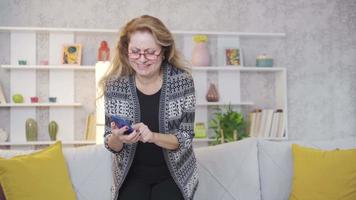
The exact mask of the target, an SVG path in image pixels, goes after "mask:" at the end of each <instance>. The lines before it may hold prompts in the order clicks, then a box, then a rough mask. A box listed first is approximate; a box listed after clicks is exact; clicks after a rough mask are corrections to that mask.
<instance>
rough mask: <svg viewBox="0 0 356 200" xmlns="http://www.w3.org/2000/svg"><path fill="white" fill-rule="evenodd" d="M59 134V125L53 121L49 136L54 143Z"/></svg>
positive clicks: (49, 125)
mask: <svg viewBox="0 0 356 200" xmlns="http://www.w3.org/2000/svg"><path fill="white" fill-rule="evenodd" d="M57 133H58V124H57V122H55V121H51V122H50V123H49V124H48V134H49V138H50V139H51V140H52V141H55V140H56V139H57Z"/></svg>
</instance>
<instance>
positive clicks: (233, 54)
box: [225, 48, 243, 67]
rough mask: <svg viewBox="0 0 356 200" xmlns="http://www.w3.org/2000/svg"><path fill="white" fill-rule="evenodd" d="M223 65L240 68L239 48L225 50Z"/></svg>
mask: <svg viewBox="0 0 356 200" xmlns="http://www.w3.org/2000/svg"><path fill="white" fill-rule="evenodd" d="M225 64H226V65H233V66H239V67H242V66H243V59H242V51H241V48H226V49H225Z"/></svg>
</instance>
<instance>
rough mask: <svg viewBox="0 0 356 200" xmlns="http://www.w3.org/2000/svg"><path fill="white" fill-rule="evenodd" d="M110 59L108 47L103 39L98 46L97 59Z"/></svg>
mask: <svg viewBox="0 0 356 200" xmlns="http://www.w3.org/2000/svg"><path fill="white" fill-rule="evenodd" d="M108 60H110V48H109V47H108V43H107V42H106V41H105V40H103V41H101V43H100V47H99V50H98V61H108Z"/></svg>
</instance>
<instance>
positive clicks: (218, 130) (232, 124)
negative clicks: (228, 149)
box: [209, 105, 247, 144]
mask: <svg viewBox="0 0 356 200" xmlns="http://www.w3.org/2000/svg"><path fill="white" fill-rule="evenodd" d="M217 110H218V111H217V112H216V113H215V114H214V118H213V119H212V120H210V121H209V127H210V128H212V129H213V130H214V132H215V141H214V142H213V143H214V144H220V143H223V142H231V141H236V140H241V139H242V138H244V137H247V133H246V130H245V128H246V123H245V120H244V116H243V113H242V112H236V111H234V110H232V108H231V105H229V106H228V107H227V109H225V111H223V110H222V109H221V108H218V109H217Z"/></svg>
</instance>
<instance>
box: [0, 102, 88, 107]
mask: <svg viewBox="0 0 356 200" xmlns="http://www.w3.org/2000/svg"><path fill="white" fill-rule="evenodd" d="M77 106H82V104H81V103H7V104H0V107H77Z"/></svg>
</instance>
